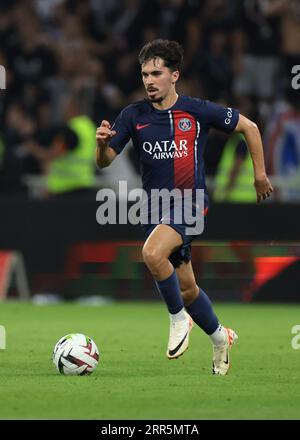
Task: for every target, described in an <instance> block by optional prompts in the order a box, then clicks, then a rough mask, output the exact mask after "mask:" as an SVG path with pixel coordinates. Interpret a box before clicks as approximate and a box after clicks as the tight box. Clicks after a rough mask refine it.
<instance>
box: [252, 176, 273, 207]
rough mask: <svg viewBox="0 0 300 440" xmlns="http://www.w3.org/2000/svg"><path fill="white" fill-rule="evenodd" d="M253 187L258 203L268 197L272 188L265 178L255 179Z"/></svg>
mask: <svg viewBox="0 0 300 440" xmlns="http://www.w3.org/2000/svg"><path fill="white" fill-rule="evenodd" d="M254 186H255V190H256V195H257V202H258V203H260V202H261V201H263V200H265V199H267V198H268V197H270V195H271V194H272V192H273V186H272V184H271V182H270V180H269V179H268V177H267V176H263V177H259V178H256V179H255V182H254Z"/></svg>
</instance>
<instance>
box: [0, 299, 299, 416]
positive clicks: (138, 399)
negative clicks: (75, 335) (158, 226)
mask: <svg viewBox="0 0 300 440" xmlns="http://www.w3.org/2000/svg"><path fill="white" fill-rule="evenodd" d="M215 310H216V312H217V314H218V316H219V318H220V320H221V322H222V323H224V324H225V325H228V326H232V327H233V328H234V329H235V330H236V331H237V333H238V334H239V340H238V342H237V344H236V345H235V346H234V347H233V349H232V351H231V361H232V368H231V369H230V371H229V374H228V376H225V377H219V376H213V375H212V374H211V363H212V358H211V345H210V341H209V340H208V338H207V337H206V335H205V334H204V333H203V332H202V331H201V330H200V329H199V328H198V327H197V326H195V327H194V329H193V331H192V333H191V341H190V348H189V350H188V351H187V352H186V353H185V354H184V356H182V357H181V358H179V359H177V360H172V361H170V360H168V359H167V358H166V357H165V351H166V344H167V339H168V332H169V321H168V315H167V313H166V310H165V308H164V306H163V304H162V303H146V302H145V303H123V304H121V303H116V304H109V305H105V306H102V307H93V306H82V305H79V304H74V303H73V304H58V305H51V306H36V305H32V304H24V303H23V304H22V303H18V302H6V303H2V304H1V305H0V324H1V325H3V326H5V328H6V332H7V348H6V350H3V351H0V396H1V406H0V419H134V420H136V419H145V420H152V419H158V420H162V419H172V420H180V419H185V420H188V419H194V420H195V419H196V420H200V419H299V418H300V350H294V349H292V346H291V339H292V337H293V335H292V333H291V329H292V327H293V326H294V325H296V324H300V306H299V305H291V306H289V305H254V304H219V303H216V304H215ZM71 332H80V333H85V334H87V335H89V336H91V337H92V338H93V339H94V340H95V342H96V344H97V345H98V348H99V349H100V356H101V357H100V363H99V365H98V368H97V370H96V371H95V372H94V373H93V374H92V375H91V376H82V377H81V376H78V377H67V376H61V375H59V374H58V372H57V371H56V370H55V367H54V365H53V364H52V362H51V360H50V357H51V353H52V349H53V347H54V345H55V343H56V342H57V340H58V339H59V338H60V337H61V336H63V335H64V334H67V333H71Z"/></svg>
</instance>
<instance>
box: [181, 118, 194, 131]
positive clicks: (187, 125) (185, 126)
mask: <svg viewBox="0 0 300 440" xmlns="http://www.w3.org/2000/svg"><path fill="white" fill-rule="evenodd" d="M178 128H179V129H180V130H181V131H188V130H190V129H191V128H192V123H191V121H190V120H189V119H188V118H183V119H180V121H179V122H178Z"/></svg>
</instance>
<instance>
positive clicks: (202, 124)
mask: <svg viewBox="0 0 300 440" xmlns="http://www.w3.org/2000/svg"><path fill="white" fill-rule="evenodd" d="M238 118H239V114H238V111H237V110H234V109H232V108H224V107H222V106H220V105H217V104H214V103H212V102H209V101H206V100H202V99H196V98H190V97H187V96H179V97H178V99H177V101H176V103H175V104H174V105H173V106H172V107H171V108H170V109H168V110H157V109H155V108H154V107H153V106H152V105H151V103H150V102H149V101H148V100H146V99H144V100H142V101H138V102H136V103H134V104H131V105H129V106H128V107H126V108H125V109H124V110H123V111H122V112H121V113H120V114H119V116H118V117H117V118H116V121H115V123H114V125H113V129H114V130H116V132H117V134H116V135H115V136H114V137H113V138H112V139H111V141H110V144H109V145H110V147H112V148H113V149H114V150H115V151H116V152H117V153H120V152H121V151H122V150H123V148H124V147H125V145H126V144H127V142H128V141H129V140H130V138H131V139H132V142H133V145H134V147H135V150H136V153H137V154H138V157H139V162H140V167H141V175H142V182H143V188H144V189H145V191H146V192H147V193H148V194H150V192H151V189H163V188H166V189H168V190H172V189H174V188H179V189H182V190H183V189H193V190H194V189H197V188H199V189H204V190H205V194H206V186H205V175H204V163H203V152H204V147H205V143H206V140H207V136H208V132H209V129H210V128H211V127H214V128H217V129H220V130H222V131H225V132H227V133H230V132H232V131H233V130H234V128H235V127H236V125H237V122H238Z"/></svg>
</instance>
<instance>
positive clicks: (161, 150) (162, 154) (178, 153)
mask: <svg viewBox="0 0 300 440" xmlns="http://www.w3.org/2000/svg"><path fill="white" fill-rule="evenodd" d="M187 143H188V141H187V139H180V140H179V142H177V143H176V142H175V141H170V140H166V141H156V142H155V143H154V144H152V143H151V142H144V143H143V150H144V151H145V152H146V153H148V154H149V155H150V156H151V157H152V159H174V158H177V157H186V156H188V147H187Z"/></svg>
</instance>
